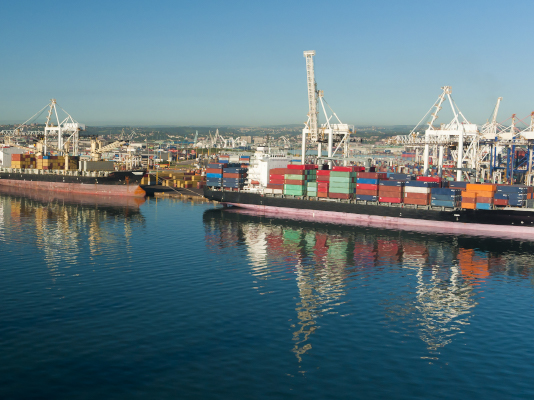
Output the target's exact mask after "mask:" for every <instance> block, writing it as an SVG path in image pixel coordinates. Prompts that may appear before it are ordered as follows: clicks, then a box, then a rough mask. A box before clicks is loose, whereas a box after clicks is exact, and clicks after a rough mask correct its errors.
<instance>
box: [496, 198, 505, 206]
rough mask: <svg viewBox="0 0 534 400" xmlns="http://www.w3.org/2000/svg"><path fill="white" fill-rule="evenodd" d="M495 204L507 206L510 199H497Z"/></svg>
mask: <svg viewBox="0 0 534 400" xmlns="http://www.w3.org/2000/svg"><path fill="white" fill-rule="evenodd" d="M494 204H495V205H496V206H507V205H508V200H506V199H495V202H494Z"/></svg>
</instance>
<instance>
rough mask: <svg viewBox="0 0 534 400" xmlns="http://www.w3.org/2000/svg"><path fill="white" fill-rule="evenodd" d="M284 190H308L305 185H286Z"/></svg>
mask: <svg viewBox="0 0 534 400" xmlns="http://www.w3.org/2000/svg"><path fill="white" fill-rule="evenodd" d="M284 190H306V186H305V185H284Z"/></svg>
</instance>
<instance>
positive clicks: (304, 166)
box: [287, 164, 317, 170]
mask: <svg viewBox="0 0 534 400" xmlns="http://www.w3.org/2000/svg"><path fill="white" fill-rule="evenodd" d="M287 168H289V169H297V170H307V169H317V165H315V164H288V165H287Z"/></svg>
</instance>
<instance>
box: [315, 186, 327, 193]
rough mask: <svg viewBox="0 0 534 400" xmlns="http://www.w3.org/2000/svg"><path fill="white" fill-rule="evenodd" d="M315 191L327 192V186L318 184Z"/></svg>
mask: <svg viewBox="0 0 534 400" xmlns="http://www.w3.org/2000/svg"><path fill="white" fill-rule="evenodd" d="M317 191H318V192H320V193H328V186H327V187H321V186H319V187H318V188H317Z"/></svg>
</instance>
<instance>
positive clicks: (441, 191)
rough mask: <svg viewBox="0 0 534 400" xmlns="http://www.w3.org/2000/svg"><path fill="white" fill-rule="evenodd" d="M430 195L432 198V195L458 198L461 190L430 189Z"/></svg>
mask: <svg viewBox="0 0 534 400" xmlns="http://www.w3.org/2000/svg"><path fill="white" fill-rule="evenodd" d="M430 193H432V196H434V195H439V196H445V195H447V196H460V195H461V194H462V190H461V189H447V188H432V190H431V191H430Z"/></svg>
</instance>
